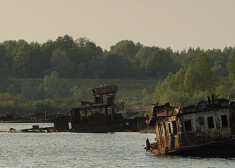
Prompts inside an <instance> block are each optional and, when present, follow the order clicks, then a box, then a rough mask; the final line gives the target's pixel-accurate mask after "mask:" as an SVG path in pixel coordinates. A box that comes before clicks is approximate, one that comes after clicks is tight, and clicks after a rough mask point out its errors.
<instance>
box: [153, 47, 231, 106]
mask: <svg viewBox="0 0 235 168" xmlns="http://www.w3.org/2000/svg"><path fill="white" fill-rule="evenodd" d="M215 51H216V50H215ZM217 52H218V51H217ZM213 54H215V52H209V51H207V52H203V51H200V52H198V53H196V54H195V55H193V57H191V60H190V61H188V62H187V64H185V65H184V66H182V67H181V68H180V70H179V71H178V72H176V73H175V74H173V73H169V74H168V76H167V77H166V79H165V80H164V81H162V82H159V83H158V85H157V86H156V94H155V102H159V103H166V102H170V103H171V104H172V105H174V106H187V105H193V104H195V103H198V102H199V101H202V100H205V99H207V97H208V96H211V95H212V94H213V95H215V96H216V97H217V98H225V99H229V100H232V101H235V53H234V50H233V49H232V48H230V50H229V49H225V50H224V52H223V53H222V52H221V54H220V55H218V53H217V54H215V55H214V56H213ZM213 62H214V64H213Z"/></svg>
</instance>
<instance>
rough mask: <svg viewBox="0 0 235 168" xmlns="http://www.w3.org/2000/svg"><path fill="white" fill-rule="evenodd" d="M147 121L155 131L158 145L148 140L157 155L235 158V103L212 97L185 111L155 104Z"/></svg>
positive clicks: (184, 109) (167, 105)
mask: <svg viewBox="0 0 235 168" xmlns="http://www.w3.org/2000/svg"><path fill="white" fill-rule="evenodd" d="M146 122H147V124H148V125H152V126H154V127H155V129H156V130H155V131H156V142H153V143H151V144H149V142H148V139H147V140H146V147H147V150H150V151H152V152H154V153H156V154H165V155H168V154H173V155H187V156H235V102H230V101H229V100H226V99H215V98H214V96H212V99H210V97H208V100H207V101H201V102H199V103H198V104H197V105H191V106H188V107H184V108H176V107H172V106H170V105H169V103H167V104H165V105H158V104H154V105H153V113H152V115H151V116H150V117H149V119H148V120H146Z"/></svg>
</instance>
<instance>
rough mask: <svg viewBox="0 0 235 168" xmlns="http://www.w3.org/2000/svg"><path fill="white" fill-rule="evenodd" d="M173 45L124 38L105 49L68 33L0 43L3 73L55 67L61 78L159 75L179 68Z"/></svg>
mask: <svg viewBox="0 0 235 168" xmlns="http://www.w3.org/2000/svg"><path fill="white" fill-rule="evenodd" d="M173 57H174V53H173V52H172V50H171V49H160V48H158V47H145V46H143V45H142V44H140V43H136V44H135V43H134V42H133V41H128V40H123V41H120V42H118V43H117V44H115V45H113V46H111V47H110V50H109V51H107V50H103V49H102V48H101V47H99V46H97V45H96V44H95V43H93V42H91V41H89V40H87V39H85V38H79V39H76V40H74V39H73V38H72V37H70V36H68V35H65V36H63V37H58V38H57V39H56V40H55V41H52V40H49V41H47V42H45V43H42V44H39V43H37V42H32V43H28V42H26V41H24V40H18V41H12V40H11V41H4V42H2V43H1V44H0V61H1V74H0V76H1V77H6V76H9V77H16V78H42V77H44V76H45V75H49V74H51V72H53V71H56V72H57V73H58V74H59V76H60V77H61V78H78V79H84V78H85V79H87V78H88V79H156V78H162V79H163V78H164V77H165V76H166V75H167V74H168V72H176V70H177V69H178V68H179V64H177V63H175V61H174V59H173Z"/></svg>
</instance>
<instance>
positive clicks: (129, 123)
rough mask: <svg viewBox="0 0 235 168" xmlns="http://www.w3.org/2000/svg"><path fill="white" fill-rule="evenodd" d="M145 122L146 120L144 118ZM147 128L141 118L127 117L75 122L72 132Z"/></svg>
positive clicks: (104, 131) (125, 130) (121, 130)
mask: <svg viewBox="0 0 235 168" xmlns="http://www.w3.org/2000/svg"><path fill="white" fill-rule="evenodd" d="M142 123H144V120H142ZM143 128H145V125H141V123H140V120H136V119H126V120H117V121H102V122H93V123H79V124H74V125H73V127H72V132H79V133H107V132H130V131H131V132H137V131H140V130H141V129H143Z"/></svg>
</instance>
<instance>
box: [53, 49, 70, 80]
mask: <svg viewBox="0 0 235 168" xmlns="http://www.w3.org/2000/svg"><path fill="white" fill-rule="evenodd" d="M51 63H52V69H53V71H56V72H58V73H59V74H60V75H61V76H62V77H69V76H71V72H72V70H73V69H74V64H73V63H72V62H71V61H70V60H69V59H68V57H67V55H66V52H65V51H63V50H61V49H60V48H57V49H56V50H54V51H53V52H52V57H51Z"/></svg>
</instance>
